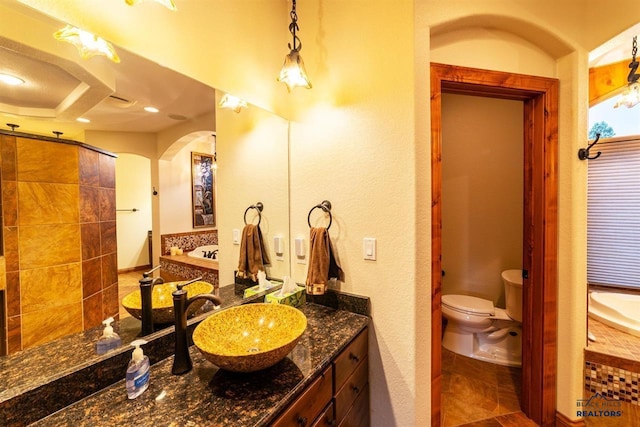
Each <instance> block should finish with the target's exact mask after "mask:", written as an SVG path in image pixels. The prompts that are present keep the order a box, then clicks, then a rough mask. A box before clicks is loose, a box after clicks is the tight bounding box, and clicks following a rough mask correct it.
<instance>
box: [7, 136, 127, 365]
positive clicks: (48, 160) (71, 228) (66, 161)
mask: <svg viewBox="0 0 640 427" xmlns="http://www.w3.org/2000/svg"><path fill="white" fill-rule="evenodd" d="M0 154H1V155H2V159H1V165H2V217H3V234H4V244H5V247H4V256H5V262H6V276H5V275H2V276H3V277H6V317H7V319H6V332H7V333H6V335H7V350H8V352H9V353H13V352H16V351H19V350H21V349H25V348H28V347H32V346H35V345H37V344H41V343H43V342H46V341H49V340H51V339H55V338H57V337H60V336H63V335H67V334H69V333H73V332H78V331H82V330H83V328H84V329H87V328H91V327H94V326H97V325H99V324H100V322H101V321H102V320H103V319H104V318H105V317H109V316H112V315H117V313H118V298H117V268H116V260H117V257H116V255H117V252H116V251H117V248H116V245H115V158H113V157H112V156H110V155H108V154H104V153H99V152H97V151H93V150H91V149H89V148H86V147H83V146H80V145H78V144H73V143H62V142H58V141H55V140H45V139H32V138H25V137H21V136H18V137H16V136H9V135H2V148H1V150H0Z"/></svg>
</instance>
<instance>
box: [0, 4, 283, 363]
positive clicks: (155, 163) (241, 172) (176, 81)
mask: <svg viewBox="0 0 640 427" xmlns="http://www.w3.org/2000/svg"><path fill="white" fill-rule="evenodd" d="M64 26H65V23H63V22H59V21H56V20H54V19H52V18H51V17H49V16H46V15H43V14H41V13H39V12H38V11H35V10H33V9H31V8H29V7H26V6H24V5H22V4H21V3H19V2H17V1H8V0H7V1H3V2H2V3H1V4H0V72H6V73H9V74H14V75H15V74H17V75H19V76H24V77H25V80H27V81H28V80H29V79H33V81H36V80H38V81H42V82H49V83H48V84H46V85H45V86H36V87H34V88H33V89H32V90H30V91H27V92H22V93H24V96H23V100H22V102H20V103H16V101H15V99H12V98H15V95H16V94H17V93H19V92H18V90H19V89H18V88H16V89H5V88H2V89H1V90H0V120H1V122H0V127H1V128H3V129H7V130H9V129H8V127H6V125H5V124H6V123H15V124H17V125H19V126H20V127H19V128H18V129H17V130H18V131H20V132H24V133H33V134H40V135H48V136H52V132H53V131H59V132H63V138H68V139H72V140H80V141H82V142H84V143H86V144H88V145H91V146H95V147H98V148H101V149H104V150H107V151H110V152H113V153H115V154H117V155H120V156H121V157H122V158H123V159H126V161H127V166H125V168H132V166H129V165H136V164H141V165H143V166H141V170H142V172H141V173H142V174H143V175H145V179H141V180H137V179H129V180H125V181H124V182H122V183H118V184H117V188H116V192H117V193H118V192H122V193H124V192H131V193H132V194H133V196H131V197H130V198H129V199H128V200H132V198H133V200H136V199H137V198H138V199H140V202H139V203H137V204H136V205H135V206H134V205H133V204H132V205H127V206H117V208H118V209H123V211H128V210H129V209H132V208H135V209H136V211H135V213H133V214H132V215H138V214H139V215H140V217H142V216H143V215H148V220H145V221H146V222H145V221H143V222H141V223H140V224H141V225H134V226H133V227H131V228H128V230H137V232H139V236H140V237H139V240H138V241H135V239H134V241H131V239H130V237H131V236H130V235H131V234H133V233H131V232H127V234H128V236H127V238H128V239H124V240H121V239H120V236H119V242H118V244H119V247H118V252H119V253H120V252H122V253H125V252H133V253H134V255H131V256H130V257H129V258H127V260H123V259H120V258H119V263H122V264H124V263H128V262H132V263H133V264H134V266H135V264H136V263H140V262H143V261H140V260H144V259H145V256H144V254H142V255H141V254H140V252H143V251H144V250H145V249H144V248H146V246H145V245H146V243H147V242H146V239H147V232H148V230H152V231H153V238H154V240H153V242H154V244H153V254H152V255H150V258H151V259H149V256H146V260H147V262H149V264H151V265H155V264H156V263H157V262H158V256H159V255H160V252H159V251H160V244H159V243H160V235H162V234H171V233H184V232H191V231H199V230H202V229H201V228H198V229H197V230H196V229H194V228H193V223H192V211H191V203H192V195H191V190H190V186H189V181H190V179H191V177H190V173H191V170H190V167H191V165H190V161H191V152H207V153H215V155H216V160H217V172H216V227H215V229H216V230H217V233H218V242H219V281H220V286H225V285H231V284H232V283H233V281H234V270H235V269H236V268H237V266H238V256H239V249H240V246H239V245H238V244H236V243H235V242H234V239H233V236H234V231H235V230H238V232H240V233H241V232H242V229H243V227H244V225H245V221H247V222H254V223H255V222H257V221H258V218H256V217H255V215H254V214H253V213H250V214H249V215H245V212H246V209H247V208H248V207H249V206H251V205H254V204H256V203H257V202H260V203H262V205H263V206H264V208H263V210H262V212H261V219H260V228H261V229H262V232H263V236H264V242H265V245H266V247H267V250H268V251H272V248H273V239H274V237H276V236H280V237H282V240H283V241H284V242H285V244H288V242H289V235H288V234H289V206H288V200H289V196H288V191H289V190H288V189H289V183H288V175H289V173H288V161H289V160H288V152H289V148H288V131H289V130H288V122H287V120H285V119H283V118H281V117H279V116H277V115H275V114H272V113H270V112H268V111H265V110H264V109H261V108H259V107H256V106H254V105H249V106H248V107H247V108H245V109H243V110H242V111H240V112H239V113H236V112H234V111H232V110H224V109H220V108H219V107H217V101H218V100H219V99H220V97H221V96H222V95H223V92H221V91H219V90H217V89H214V88H211V87H208V86H205V85H203V84H201V83H199V82H196V81H194V80H192V79H190V78H188V77H186V76H183V75H180V74H178V73H176V72H174V71H172V70H170V69H167V68H165V67H162V66H160V65H158V64H156V63H152V62H150V61H148V60H146V59H144V58H141V57H139V56H137V55H134V54H132V53H129V52H127V51H125V50H123V49H121V48H119V47H118V46H116V47H115V48H116V50H117V52H118V54H119V56H120V58H121V62H120V63H119V64H116V63H111V62H110V61H109V60H108V59H106V58H104V57H93V58H89V59H87V60H83V59H81V58H80V57H79V56H78V54H77V51H76V50H75V48H74V47H73V46H71V45H67V44H66V43H62V42H59V41H56V40H55V39H54V38H53V33H54V32H55V31H57V30H59V29H60V28H63V27H64ZM54 78H55V79H56V80H53V79H54ZM148 105H150V106H154V107H157V108H159V109H160V113H155V114H153V113H147V112H145V111H144V110H143V107H145V106H148ZM78 117H84V118H87V119H89V120H91V121H90V122H89V123H78V122H76V119H77V118H78ZM214 135H215V136H214ZM118 161H119V160H116V165H117V162H118ZM136 161H141V162H138V163H136ZM133 167H135V166H133ZM116 170H118V169H117V166H116ZM149 174H150V176H146V175H149ZM147 178H148V179H147ZM140 186H144V187H145V188H143V189H142V190H141V189H140ZM154 191H156V192H157V194H155V195H154V194H153V192H154ZM143 208H144V209H143ZM145 211H146V212H145ZM126 214H127V215H128V213H126ZM118 226H119V227H120V225H118ZM122 242H125V243H122ZM129 245H134V246H136V245H137V246H138V247H137V248H133V250H132V248H131V247H129ZM287 254H288V248H285V252H284V255H283V256H278V255H276V254H275V253H271V252H270V258H271V264H270V265H269V266H268V270H267V273H268V274H269V276H270V277H273V278H278V279H281V278H282V277H284V276H287V275H290V262H289V256H288V255H287ZM136 257H138V258H136ZM130 259H133V261H130ZM122 267H131V266H129V265H123V266H122ZM43 286H46V281H43ZM2 310H3V312H2V313H1V315H2V317H3V318H5V317H6V313H5V312H4V307H2ZM74 351H75V350H74ZM70 359H73V358H70ZM78 362H82V363H87V360H86V359H83V360H78ZM64 368H65V369H67V368H69V366H65V367H64Z"/></svg>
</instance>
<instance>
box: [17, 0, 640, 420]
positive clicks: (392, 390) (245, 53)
mask: <svg viewBox="0 0 640 427" xmlns="http://www.w3.org/2000/svg"><path fill="white" fill-rule="evenodd" d="M23 1H24V2H26V3H28V4H32V5H36V6H42V7H44V8H45V10H48V11H49V12H50V13H52V14H53V15H55V16H58V17H59V18H62V19H64V20H65V21H69V22H71V23H75V24H82V25H83V26H85V27H87V28H88V29H90V30H93V31H95V32H97V33H100V34H101V35H103V36H104V37H106V38H107V39H110V40H113V41H115V42H116V43H117V44H119V45H121V46H123V47H125V48H128V49H130V50H132V51H134V52H136V53H138V54H142V55H144V56H146V57H150V58H151V59H154V60H156V61H158V62H160V63H163V64H165V65H167V66H170V67H171V68H174V69H176V70H178V71H180V72H183V73H184V74H187V75H190V76H191V77H194V78H197V79H198V80H201V81H204V82H206V83H208V84H210V85H212V86H214V87H217V88H219V89H222V90H225V91H229V92H231V93H234V94H236V95H240V96H244V97H246V98H248V99H249V100H250V101H252V102H254V103H256V104H258V105H262V106H265V107H267V108H268V109H270V110H274V111H280V112H284V115H285V116H286V117H290V118H292V117H295V119H296V123H293V124H292V129H291V134H290V135H291V139H290V143H291V150H292V158H291V161H292V169H291V173H292V180H291V187H292V191H291V198H292V199H291V202H292V203H291V219H292V231H293V236H295V235H296V234H298V233H300V234H302V235H306V234H307V233H308V230H307V228H306V215H307V212H308V210H309V208H310V207H311V206H313V204H315V203H317V202H318V201H320V200H322V199H324V198H327V199H330V200H331V201H332V202H333V203H334V206H335V207H334V214H335V216H336V218H335V219H334V221H337V223H336V226H335V229H334V228H333V227H332V237H333V238H334V241H335V242H336V243H337V248H338V251H339V255H340V256H341V260H342V262H343V267H345V269H346V271H347V274H348V276H347V282H346V283H345V284H344V288H345V290H349V291H353V292H355V293H359V294H364V295H369V296H371V298H372V307H373V315H374V317H373V322H374V323H373V330H374V331H373V334H372V340H371V341H370V342H371V344H370V345H371V349H370V363H371V373H372V374H371V402H372V404H371V407H372V415H373V416H372V421H373V425H380V426H387V425H407V426H410V425H428V423H429V414H430V407H429V398H430V391H429V387H430V386H429V384H430V383H429V360H430V355H429V340H430V327H431V326H430V323H429V316H428V314H429V310H428V309H425V308H428V307H429V304H430V300H429V290H430V279H429V277H430V267H429V264H430V232H429V226H430V221H429V218H428V215H429V206H430V201H429V193H430V185H431V184H430V180H429V173H430V172H429V159H428V155H429V153H428V147H429V136H428V135H429V133H428V126H429V105H428V100H429V80H428V73H429V71H428V63H429V61H430V60H431V59H432V58H431V52H430V37H431V34H430V33H431V30H438V31H439V32H441V33H448V32H451V31H454V30H457V29H461V28H469V27H477V26H481V27H484V28H499V29H501V30H502V31H504V32H506V33H511V34H513V35H516V36H518V37H519V38H521V39H525V40H528V41H529V43H530V44H531V43H532V44H534V45H535V46H538V47H539V48H540V49H541V50H542V51H544V52H547V54H548V56H549V57H551V58H553V61H552V63H550V64H549V62H548V61H544V62H543V63H542V64H543V67H542V68H544V69H546V68H547V67H546V66H545V65H544V64H545V63H546V64H549V65H550V67H555V70H554V71H551V72H549V71H548V70H547V71H545V75H547V74H551V75H552V76H555V77H559V78H560V79H561V84H560V88H561V94H560V105H561V107H560V128H559V135H560V153H559V174H560V182H559V184H560V194H559V208H560V212H559V220H560V224H559V225H560V227H559V230H560V231H561V232H560V236H559V237H560V238H559V249H560V262H559V283H560V284H561V286H560V287H559V295H558V300H559V304H560V305H559V313H560V317H559V323H558V334H559V339H558V342H559V354H561V355H562V357H561V358H560V360H559V361H558V363H559V367H558V372H559V375H558V381H557V383H558V402H557V403H558V409H559V410H560V411H561V412H562V413H563V414H565V415H567V416H570V417H574V415H573V414H574V409H575V401H576V399H577V398H579V397H581V387H582V379H581V372H580V370H579V369H576V366H577V364H575V363H574V362H572V361H575V360H582V352H581V350H582V347H583V346H584V335H585V321H584V320H585V318H584V316H585V309H584V308H585V307H584V305H585V302H584V301H585V300H586V299H585V297H584V295H585V292H586V289H585V284H584V282H585V277H584V273H583V272H584V271H585V268H584V267H585V265H586V256H585V254H584V248H585V246H586V245H585V237H584V235H585V227H584V225H585V220H584V217H585V213H584V211H585V206H586V205H585V203H584V201H585V199H584V193H585V182H586V181H585V179H584V178H585V168H586V165H585V164H584V163H580V162H579V161H578V160H577V158H576V154H575V153H576V151H577V149H578V148H579V147H581V146H584V144H585V142H586V132H587V129H586V120H585V118H586V110H587V94H586V90H587V87H588V85H587V58H586V53H587V51H588V50H590V49H593V48H595V47H596V46H597V45H599V44H600V43H603V42H604V41H606V40H608V39H609V38H611V37H613V36H614V35H615V34H616V33H618V32H620V31H622V30H624V29H626V28H628V27H630V26H631V25H633V24H635V23H636V21H637V16H638V14H637V13H634V12H635V11H638V4H637V2H636V1H632V0H620V1H618V2H616V5H615V7H603V3H602V1H599V0H576V1H568V0H567V1H557V0H486V1H474V0H468V1H456V2H452V1H450V0H413V1H412V0H403V1H400V2H396V1H388V0H374V1H371V2H367V3H366V4H365V3H363V2H362V1H355V0H315V1H305V2H300V3H299V4H298V16H299V19H300V21H299V23H300V26H301V32H300V34H299V35H300V37H301V39H302V40H303V42H304V49H303V51H302V55H303V57H304V59H305V64H306V66H307V70H308V72H309V74H310V76H311V80H312V82H313V85H314V88H313V89H312V90H310V91H301V90H296V91H294V92H293V93H292V94H288V93H287V91H286V89H284V87H283V86H282V85H280V84H277V83H276V82H275V81H274V80H275V76H276V74H277V72H278V70H279V68H280V66H281V64H282V60H283V56H284V54H285V53H287V52H286V42H287V41H289V40H290V38H289V37H290V36H289V34H288V32H287V31H286V28H287V25H288V7H289V4H288V2H285V1H280V2H259V1H255V0H241V1H235V2H228V1H223V0H219V1H218V0H216V1H213V0H212V1H211V2H209V1H208V2H206V3H205V2H197V1H193V2H192V1H184V2H181V3H180V6H181V9H180V11H179V13H175V14H169V13H168V12H165V11H162V9H161V8H159V7H158V8H156V9H153V8H140V7H138V8H131V9H127V8H126V7H125V6H124V5H123V3H124V2H123V3H120V2H116V3H114V2H113V1H108V0H101V1H95V2H86V1H82V0H66V1H58V0H55V1H54V0H23ZM221 17H224V19H221ZM211 22H215V23H216V25H212V24H211ZM256 40H259V43H257V42H256ZM513 48H514V49H515V50H509V51H505V50H502V49H500V50H494V51H490V52H487V54H486V60H487V61H488V62H490V65H491V68H494V67H496V68H498V69H503V66H504V67H505V68H504V69H505V70H506V71H515V70H516V69H517V70H520V71H521V72H525V73H531V74H536V73H539V68H538V67H537V65H538V64H537V62H536V63H534V64H531V63H530V62H528V60H527V56H528V55H529V54H531V48H530V47H526V46H523V44H522V43H521V42H516V43H515V45H514V46H513ZM238 52H241V53H242V54H241V55H239V54H238ZM520 52H522V54H520ZM515 53H517V55H516V56H514V54H515ZM469 55H471V56H470V57H473V56H474V55H475V54H474V52H471V51H470V52H469ZM458 56H459V53H456V57H458ZM543 56H544V55H543ZM476 57H477V55H476ZM439 60H440V62H447V61H448V60H449V58H448V57H447V56H443V57H440V58H439ZM463 65H470V66H474V65H483V66H484V63H483V64H480V63H474V62H471V63H469V64H463ZM514 66H515V67H516V68H515V69H514ZM365 235H366V237H377V238H378V241H379V245H380V248H379V258H378V261H376V262H374V263H371V262H369V263H366V262H364V261H363V260H362V259H361V250H362V237H364V236H365ZM295 275H296V278H297V279H299V278H301V277H303V276H304V270H303V269H298V268H297V269H296V271H295Z"/></svg>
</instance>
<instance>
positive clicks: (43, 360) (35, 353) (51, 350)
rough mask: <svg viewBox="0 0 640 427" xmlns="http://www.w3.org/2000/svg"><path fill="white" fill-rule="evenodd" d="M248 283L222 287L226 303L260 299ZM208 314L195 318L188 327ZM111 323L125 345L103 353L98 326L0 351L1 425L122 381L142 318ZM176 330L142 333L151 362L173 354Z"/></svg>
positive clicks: (46, 412) (23, 420)
mask: <svg viewBox="0 0 640 427" xmlns="http://www.w3.org/2000/svg"><path fill="white" fill-rule="evenodd" d="M244 288H245V286H241V287H238V285H234V284H232V285H227V286H223V287H221V288H220V289H219V291H218V294H219V296H220V298H222V301H223V304H222V308H226V307H232V306H235V305H239V304H244V303H247V302H250V301H251V300H254V299H256V300H260V298H261V296H260V295H256V296H255V297H252V298H250V299H243V290H244ZM201 310H205V308H203V309H201ZM206 315H207V313H203V314H200V315H196V317H194V318H191V319H190V320H189V325H190V326H189V327H190V329H191V330H192V329H193V328H194V327H195V325H196V324H197V323H199V322H200V321H201V320H202V319H203V318H204V317H206ZM113 326H114V330H115V331H116V332H117V333H118V334H119V335H120V338H121V339H122V345H121V346H120V347H119V348H117V349H114V350H111V351H109V352H107V353H106V354H103V355H101V356H98V355H96V354H95V343H96V341H97V340H98V338H99V337H100V335H101V334H102V327H98V328H94V329H91V330H88V331H85V332H79V333H76V334H72V335H69V336H66V337H63V338H60V339H57V340H55V341H52V342H49V343H46V344H43V345H40V346H37V347H34V348H30V349H27V350H23V351H20V352H18V353H15V354H12V355H9V356H3V357H0V372H1V373H2V375H0V426H24V425H27V424H29V423H30V422H33V421H36V420H38V419H40V418H43V417H46V416H47V415H49V414H51V413H53V412H56V411H58V410H60V409H62V408H64V407H66V406H68V405H70V404H72V403H74V402H76V401H78V400H80V399H82V398H84V397H87V396H89V395H91V394H93V393H95V392H97V391H99V390H101V389H103V388H105V387H108V386H110V385H111V384H114V383H115V382H117V381H119V380H120V379H121V378H122V373H121V366H122V364H123V363H125V364H126V363H128V362H127V361H128V360H129V359H130V358H131V346H130V345H129V343H130V342H131V341H133V340H134V339H136V338H137V336H138V335H139V333H140V321H139V320H137V319H135V318H132V317H127V318H125V319H123V320H122V321H116V322H115V323H114V325H113ZM173 331H174V328H173V326H172V325H170V326H168V327H166V328H164V329H161V330H158V331H157V332H155V333H153V334H151V335H149V336H146V337H144V338H145V340H147V341H149V343H148V344H147V345H145V349H146V352H147V353H148V355H149V358H150V359H151V363H152V364H153V363H157V362H159V361H161V360H163V359H165V358H167V357H168V356H170V355H171V354H173V340H174V336H173ZM34 402H37V404H34Z"/></svg>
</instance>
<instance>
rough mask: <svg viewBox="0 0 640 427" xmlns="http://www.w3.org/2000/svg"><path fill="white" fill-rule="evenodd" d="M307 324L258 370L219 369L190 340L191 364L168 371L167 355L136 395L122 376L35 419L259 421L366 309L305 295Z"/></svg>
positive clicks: (307, 377)
mask: <svg viewBox="0 0 640 427" xmlns="http://www.w3.org/2000/svg"><path fill="white" fill-rule="evenodd" d="M302 311H303V312H304V313H305V314H306V316H307V320H308V323H307V330H306V331H305V333H304V334H303V336H302V338H301V339H300V342H299V343H298V345H297V346H296V347H295V348H294V350H293V351H292V352H291V353H290V354H289V355H288V356H287V358H285V359H284V360H283V361H281V362H279V363H278V364H276V365H275V366H273V367H271V368H269V369H266V370H264V371H261V372H256V373H251V374H238V373H231V372H226V371H223V370H219V369H218V368H217V367H216V366H214V365H213V364H211V363H210V362H208V361H207V360H206V359H204V358H203V357H202V355H201V354H200V352H199V351H198V349H197V348H195V347H194V346H192V347H191V348H190V352H191V357H192V359H193V366H194V369H193V370H192V371H191V372H189V373H187V374H185V375H182V376H176V375H172V374H171V365H172V362H173V357H172V356H171V357H168V358H167V359H165V360H162V361H160V362H158V363H157V364H155V365H153V366H152V367H151V380H150V386H149V389H148V390H147V391H145V392H144V393H143V394H142V395H141V396H139V397H138V398H136V399H134V400H129V399H128V398H127V393H126V390H125V385H124V372H125V370H126V361H123V366H122V377H123V379H122V380H121V381H119V382H117V383H115V384H113V385H112V386H109V387H107V388H104V389H102V390H100V391H99V392H97V393H95V394H93V395H91V396H89V397H86V398H84V399H82V400H80V401H77V402H76V403H74V404H72V405H70V406H68V407H66V408H64V409H62V410H61V411H59V412H57V413H55V414H52V415H50V416H48V417H46V418H44V419H41V420H40V421H37V422H36V423H35V424H33V425H36V426H60V425H74V426H77V427H81V426H92V427H93V426H123V425H170V426H184V425H192V426H199V425H207V426H234V427H237V426H264V425H267V424H268V423H269V422H271V421H273V419H274V418H275V417H276V416H277V415H278V414H279V413H280V412H281V411H282V410H283V409H284V408H285V407H287V405H289V404H290V403H291V402H292V401H293V400H294V399H295V398H296V397H297V396H298V395H299V393H300V392H301V391H302V390H303V389H304V388H305V387H306V386H307V385H308V384H310V383H311V381H312V380H313V379H314V378H315V377H316V376H317V375H318V374H320V373H321V372H322V371H323V370H324V369H325V368H326V367H327V366H328V365H329V363H330V361H331V359H333V358H334V357H336V356H337V355H338V354H339V353H340V351H341V350H342V349H343V348H344V347H346V345H347V344H348V343H349V342H350V341H351V340H352V339H353V338H355V336H356V335H357V334H358V333H359V332H360V331H362V330H363V329H364V328H365V327H366V326H367V325H368V323H369V318H368V317H367V316H363V315H359V314H354V313H352V312H349V311H345V310H338V309H334V308H329V307H326V306H322V305H317V304H310V303H308V304H307V305H305V306H304V307H303V308H302Z"/></svg>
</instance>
